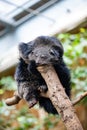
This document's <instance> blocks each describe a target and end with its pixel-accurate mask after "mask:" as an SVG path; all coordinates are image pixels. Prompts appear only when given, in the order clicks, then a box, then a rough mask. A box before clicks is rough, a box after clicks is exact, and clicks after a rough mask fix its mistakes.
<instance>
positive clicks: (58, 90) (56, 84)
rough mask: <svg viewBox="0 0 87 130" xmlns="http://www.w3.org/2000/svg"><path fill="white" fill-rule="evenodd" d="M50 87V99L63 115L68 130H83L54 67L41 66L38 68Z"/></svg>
mask: <svg viewBox="0 0 87 130" xmlns="http://www.w3.org/2000/svg"><path fill="white" fill-rule="evenodd" d="M37 69H38V71H39V72H40V73H41V75H42V77H43V78H44V80H45V81H46V84H47V86H48V92H49V98H50V100H51V101H52V103H53V105H54V107H55V108H56V110H57V111H58V113H59V114H60V115H61V118H62V120H63V122H64V124H65V125H66V128H67V130H83V128H82V126H81V123H80V122H79V119H78V117H77V116H76V114H75V110H74V108H73V106H72V103H71V101H70V100H69V98H68V96H67V95H66V93H65V90H64V88H63V86H62V85H61V83H60V81H59V78H58V76H57V74H56V72H55V69H54V68H53V67H52V66H41V67H38V68H37Z"/></svg>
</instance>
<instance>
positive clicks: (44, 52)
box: [15, 36, 70, 114]
mask: <svg viewBox="0 0 87 130" xmlns="http://www.w3.org/2000/svg"><path fill="white" fill-rule="evenodd" d="M19 54H20V60H19V64H18V66H17V69H16V73H15V79H16V81H17V85H18V93H19V95H20V97H21V98H24V99H25V100H26V101H27V102H28V104H29V107H32V106H34V105H35V104H36V103H37V102H39V105H40V106H41V107H43V108H44V109H45V110H46V111H47V112H48V113H53V114H57V111H56V109H55V108H54V106H53V105H52V102H51V100H50V99H49V98H46V97H43V96H41V94H40V93H41V92H42V93H45V92H47V90H48V88H47V85H46V83H45V81H44V79H43V78H42V76H41V74H40V73H39V72H38V71H37V69H36V68H37V67H38V66H40V65H46V64H48V65H50V64H51V65H53V67H54V68H55V70H56V72H57V74H58V77H59V79H60V81H61V83H62V85H63V87H64V88H65V92H66V94H67V95H68V96H69V97H70V72H69V70H68V68H67V67H66V65H65V63H64V61H63V47H62V45H61V43H60V42H59V41H58V40H57V39H56V38H54V37H48V36H40V37H37V38H36V39H35V40H33V41H31V42H29V43H27V44H25V43H21V44H20V45H19Z"/></svg>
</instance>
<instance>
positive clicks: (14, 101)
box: [5, 91, 21, 106]
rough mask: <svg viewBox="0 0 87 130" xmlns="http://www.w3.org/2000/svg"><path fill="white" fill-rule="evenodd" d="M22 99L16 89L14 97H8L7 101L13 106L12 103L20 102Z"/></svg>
mask: <svg viewBox="0 0 87 130" xmlns="http://www.w3.org/2000/svg"><path fill="white" fill-rule="evenodd" d="M20 100H21V98H20V97H19V95H18V92H17V91H15V92H14V95H13V97H11V98H8V99H6V100H5V103H6V104H7V105H8V106H11V105H15V104H18V103H19V101H20Z"/></svg>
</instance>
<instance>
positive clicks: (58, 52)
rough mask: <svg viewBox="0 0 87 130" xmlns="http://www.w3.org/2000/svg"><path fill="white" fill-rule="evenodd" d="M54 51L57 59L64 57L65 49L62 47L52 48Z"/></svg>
mask: <svg viewBox="0 0 87 130" xmlns="http://www.w3.org/2000/svg"><path fill="white" fill-rule="evenodd" d="M52 48H53V50H54V53H55V55H56V56H57V57H62V55H63V48H62V47H60V46H54V45H53V46H52Z"/></svg>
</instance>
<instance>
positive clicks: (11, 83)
mask: <svg viewBox="0 0 87 130" xmlns="http://www.w3.org/2000/svg"><path fill="white" fill-rule="evenodd" d="M41 35H49V36H55V37H57V38H58V39H59V40H60V41H61V42H62V44H63V46H64V60H65V63H66V64H67V65H68V67H69V68H70V71H71V82H72V84H71V87H72V94H71V98H72V99H75V98H76V97H78V96H79V95H81V94H82V93H83V92H85V91H87V0H73V1H72V0H0V130H66V128H65V126H64V124H63V122H62V121H61V117H60V116H58V115H55V116H54V115H52V114H47V113H46V112H45V111H44V110H43V109H41V108H39V106H38V105H35V106H34V108H32V109H29V108H28V105H27V104H26V102H25V101H24V100H22V101H20V103H19V104H17V105H15V106H10V107H8V106H6V104H5V99H6V98H8V97H11V96H12V95H13V93H14V91H15V90H16V89H17V85H16V82H15V80H14V73H15V68H16V66H17V64H18V58H19V54H18V44H19V43H20V42H25V43H27V42H29V41H31V40H33V39H34V38H36V37H37V36H41ZM75 109H76V113H77V115H78V117H79V119H80V121H81V123H82V126H83V128H84V130H87V98H86V97H85V98H84V100H82V101H81V102H80V103H79V104H77V105H76V106H75Z"/></svg>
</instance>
